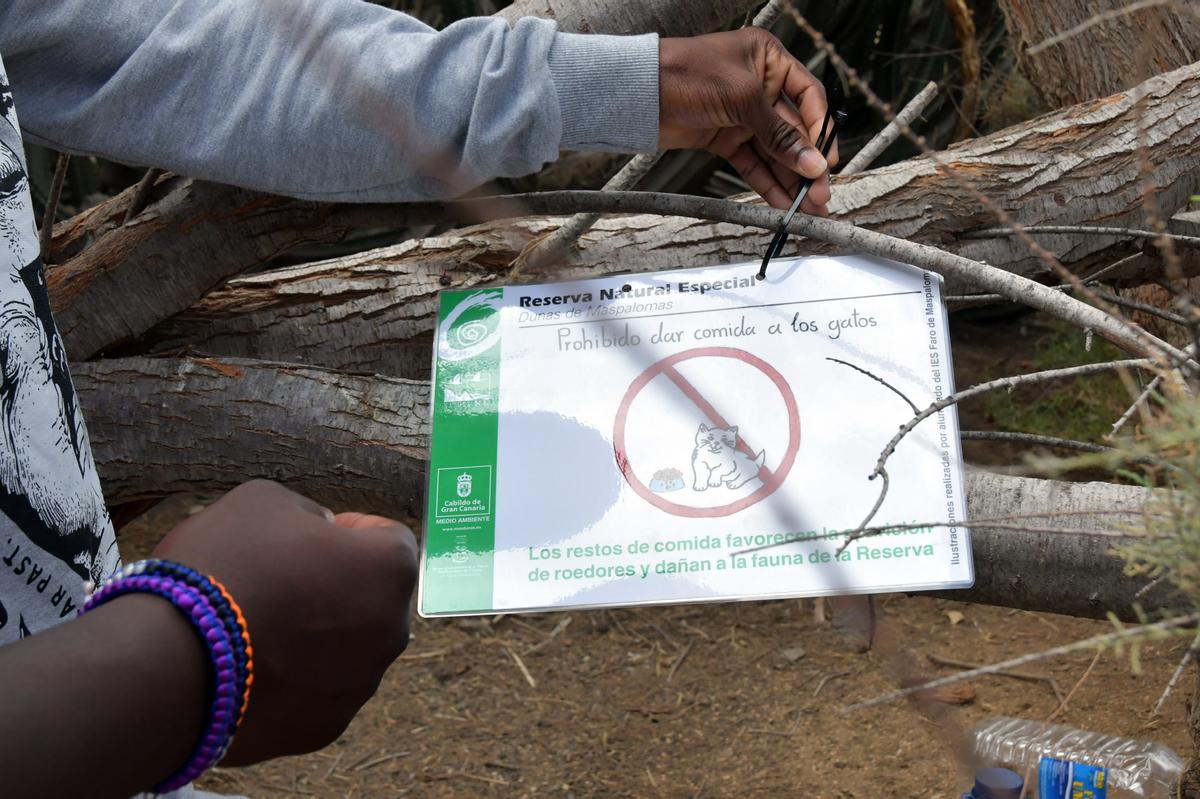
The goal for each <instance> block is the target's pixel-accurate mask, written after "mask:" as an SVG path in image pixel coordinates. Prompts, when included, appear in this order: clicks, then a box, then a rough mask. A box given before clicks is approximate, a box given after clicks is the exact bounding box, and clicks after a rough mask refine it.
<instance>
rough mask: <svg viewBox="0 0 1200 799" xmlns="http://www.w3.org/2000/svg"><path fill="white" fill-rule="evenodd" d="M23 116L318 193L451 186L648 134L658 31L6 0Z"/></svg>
mask: <svg viewBox="0 0 1200 799" xmlns="http://www.w3.org/2000/svg"><path fill="white" fill-rule="evenodd" d="M0 54H3V57H4V59H5V64H6V66H7V69H8V73H9V79H10V82H11V83H12V85H13V92H14V95H15V96H16V99H17V111H18V114H19V117H20V120H21V123H22V127H23V128H24V132H25V134H26V135H27V136H28V137H29V138H30V139H32V140H33V141H36V142H39V143H43V144H46V145H48V146H50V147H54V148H56V149H60V150H67V151H73V152H84V153H89V154H94V155H99V156H103V157H106V158H110V159H112V160H117V161H122V162H126V163H136V164H143V165H147V166H159V167H164V168H167V169H170V170H172V171H176V172H179V173H181V174H186V175H191V176H195V177H200V178H204V179H208V180H214V181H219V182H223V183H232V184H235V185H240V186H246V187H249V188H254V189H259V190H262V191H269V192H273V193H279V194H287V195H291V196H297V197H304V198H310V199H317V200H338V201H388V200H416V199H431V198H440V197H448V196H453V195H457V194H461V193H462V192H464V191H466V190H468V189H471V188H474V187H476V186H478V185H479V184H481V183H483V182H484V181H486V180H488V179H491V178H493V177H500V176H512V175H519V174H527V173H530V172H534V171H537V170H538V169H540V168H541V167H542V166H543V165H544V164H545V163H546V162H548V161H552V160H554V159H556V158H557V157H558V153H559V150H560V149H609V150H618V151H626V152H644V151H652V150H654V149H655V148H656V147H657V144H658V42H657V37H656V36H652V35H651V36H638V37H610V36H580V35H573V34H563V33H558V32H556V30H555V27H554V24H553V23H552V22H548V21H544V20H532V19H531V20H522V21H521V22H520V23H518V24H517V25H516V26H515V27H514V28H512V29H510V28H509V27H508V24H507V23H506V22H504V21H503V20H501V19H490V18H480V19H468V20H463V21H462V22H459V23H456V24H454V25H451V26H450V27H448V28H446V29H445V30H444V31H441V32H436V31H433V30H432V29H431V28H428V27H427V26H425V25H423V24H422V23H420V22H419V21H417V20H415V19H413V18H411V17H408V16H406V15H404V14H401V13H399V12H396V11H392V10H390V9H386V8H383V7H381V6H377V5H373V4H370V3H366V2H362V1H361V0H249V1H248V0H107V1H106V2H103V3H96V2H90V1H89V0H55V2H52V3H51V2H47V1H46V0H8V1H7V2H4V3H0Z"/></svg>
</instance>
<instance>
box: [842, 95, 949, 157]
mask: <svg viewBox="0 0 1200 799" xmlns="http://www.w3.org/2000/svg"><path fill="white" fill-rule="evenodd" d="M937 89H938V85H937V83H935V82H934V81H929V83H927V84H925V88H924V89H921V91H919V92H917V94H916V96H915V97H913V98H912V99H911V100H909V101H908V105H906V106H904V108H902V109H901V110H900V113H899V114H896V118H895V119H893V120H892V121H891V122H889V123H887V126H886V127H884V129H883V130H881V131H879V133H877V134H875V138H873V139H871V140H870V141H869V142H867V144H866V146H865V147H863V148H862V149H861V150H859V151H858V152H857V153H856V154H855V156H854V157H853V158H851V159H850V163H848V164H846V166H845V167H843V168H842V171H841V172H839V173H838V174H839V175H853V174H855V173H857V172H862V171H863V170H864V169H866V168H867V167H868V166H870V165H871V164H872V162H874V161H875V159H876V158H878V157H879V156H880V155H881V154H882V153H883V151H884V150H886V149H887V148H888V147H890V146H892V143H893V142H895V141H896V139H898V138H900V126H901V125H911V124H912V123H913V122H914V121H915V120H916V118H917V117H919V116H920V115H921V112H922V111H924V110H925V108H926V107H927V106H928V105H929V104H930V103H931V102H933V98H934V97H936V96H937Z"/></svg>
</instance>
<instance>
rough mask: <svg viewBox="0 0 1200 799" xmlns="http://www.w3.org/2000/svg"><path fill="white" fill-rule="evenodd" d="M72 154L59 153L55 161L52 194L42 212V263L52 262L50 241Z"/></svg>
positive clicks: (51, 186) (51, 184)
mask: <svg viewBox="0 0 1200 799" xmlns="http://www.w3.org/2000/svg"><path fill="white" fill-rule="evenodd" d="M70 163H71V156H69V155H67V154H66V153H59V154H58V160H57V161H55V162H54V177H53V178H51V180H50V194H49V196H48V197H47V198H46V211H45V213H43V214H42V229H41V231H40V232H39V236H38V238H39V242H38V243H39V244H40V245H41V249H42V263H43V264H45V265H46V266H49V265H50V263H51V262H52V258H51V253H50V243H51V242H52V241H53V240H54V218H55V217H56V216H57V215H58V201H59V200H60V199H61V198H62V189H63V183H64V182H65V181H66V179H67V166H69V165H70Z"/></svg>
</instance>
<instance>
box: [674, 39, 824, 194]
mask: <svg viewBox="0 0 1200 799" xmlns="http://www.w3.org/2000/svg"><path fill="white" fill-rule="evenodd" d="M789 101H790V103H794V105H795V108H796V109H799V115H797V113H796V110H794V109H793V107H792V105H790V104H789ZM826 107H827V105H826V99H825V89H824V87H823V86H822V85H821V83H820V81H818V80H817V79H816V78H814V77H813V76H812V74H811V73H810V72H809V71H808V70H807V69H805V68H804V65H803V64H801V63H800V62H799V61H797V60H796V59H795V58H793V57H792V55H791V54H790V53H789V52H788V51H787V49H786V48H784V46H783V45H782V44H781V43H780V42H779V40H778V39H776V38H775V37H774V36H772V35H771V34H769V33H767V32H766V31H763V30H761V29H758V28H743V29H742V30H739V31H733V32H729V33H714V34H711V35H709V36H697V37H694V38H689V39H663V40H662V42H661V43H660V45H659V146H660V147H661V148H663V149H674V148H689V149H704V150H708V151H709V152H712V153H715V154H716V155H719V156H721V157H722V158H725V159H726V160H728V161H729V163H730V164H732V165H733V167H734V168H735V169H737V171H738V172H739V173H741V175H742V177H743V178H744V179H745V180H746V182H747V183H749V184H750V187H751V188H752V189H754V190H755V191H757V192H758V193H759V194H761V195H762V196H763V198H764V199H766V201H767V202H768V203H770V204H771V205H773V206H774V207H776V208H787V207H788V206H789V205H791V201H792V198H793V197H795V196H796V189H797V186H798V184H799V183H800V181H801V179H802V178H810V179H813V180H816V183H815V184H814V185H813V187H812V189H811V190H810V191H809V193H808V196H807V197H805V199H804V202H803V203H802V204H801V206H800V207H801V209H802V210H803V211H804V212H805V213H809V214H820V215H824V214H825V213H827V211H826V207H825V206H826V203H828V202H829V196H830V195H829V177H828V174H827V173H828V170H829V168H830V167H832V166H835V165H836V164H837V161H838V151H837V145H836V143H835V144H834V146H833V149H832V150H830V152H829V158H828V163H826V159H825V158H822V157H821V154H820V153H819V152H818V151H817V150H816V148H815V147H813V142H814V141H816V139H817V137H818V136H819V135H820V131H821V123H822V122H823V120H824V117H825V110H826Z"/></svg>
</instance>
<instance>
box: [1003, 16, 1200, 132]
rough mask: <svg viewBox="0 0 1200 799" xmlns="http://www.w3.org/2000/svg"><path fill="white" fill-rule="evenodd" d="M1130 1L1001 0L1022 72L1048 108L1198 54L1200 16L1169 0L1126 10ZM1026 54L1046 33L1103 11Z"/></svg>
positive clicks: (1108, 90)
mask: <svg viewBox="0 0 1200 799" xmlns="http://www.w3.org/2000/svg"><path fill="white" fill-rule="evenodd" d="M1130 5H1139V4H1136V3H1130V2H1129V0H1000V7H1001V8H1002V9H1003V10H1004V17H1005V19H1006V21H1007V22H1008V31H1009V35H1010V36H1011V37H1012V40H1013V47H1014V49H1015V50H1016V51H1017V55H1018V57H1019V59H1020V63H1021V71H1022V72H1024V73H1025V76H1026V77H1027V78H1029V82H1030V83H1031V84H1032V85H1033V86H1034V87H1035V88H1036V89H1037V91H1038V92H1039V93H1040V94H1041V95H1042V98H1043V99H1044V100H1045V101H1046V103H1047V105H1049V107H1050V108H1062V107H1063V106H1068V105H1074V104H1075V103H1081V102H1084V101H1085V100H1094V99H1095V98H1097V97H1107V96H1108V95H1110V94H1113V93H1115V92H1119V91H1122V90H1124V89H1128V88H1130V87H1131V86H1133V85H1134V84H1135V83H1138V82H1139V81H1142V80H1145V79H1146V78H1148V77H1150V76H1151V75H1157V74H1159V73H1161V72H1168V71H1170V70H1173V69H1176V68H1178V67H1181V66H1184V65H1185V64H1192V63H1194V62H1196V61H1200V16H1197V14H1196V13H1195V11H1194V10H1193V11H1192V12H1191V13H1188V12H1187V11H1185V10H1183V9H1178V8H1176V7H1175V5H1174V4H1173V3H1162V4H1159V5H1149V6H1148V7H1145V8H1142V9H1141V10H1138V11H1134V12H1132V13H1125V12H1123V11H1122V9H1124V8H1126V7H1128V6H1130ZM1107 12H1111V14H1108V18H1107V19H1103V20H1102V21H1098V22H1096V24H1094V25H1091V26H1090V27H1087V28H1086V29H1084V30H1081V31H1079V32H1078V33H1075V34H1073V35H1071V36H1069V37H1067V38H1064V39H1063V41H1061V42H1059V43H1057V44H1052V45H1049V46H1048V47H1045V48H1044V49H1040V51H1039V52H1036V53H1033V54H1030V53H1029V50H1030V48H1033V47H1037V46H1038V45H1040V44H1041V43H1042V42H1045V41H1046V40H1047V39H1050V38H1051V37H1053V36H1055V35H1058V34H1065V33H1067V32H1068V31H1072V30H1073V29H1076V28H1077V27H1079V26H1081V25H1083V24H1085V23H1087V22H1088V21H1089V20H1092V19H1095V18H1098V17H1103V16H1106V14H1107Z"/></svg>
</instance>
